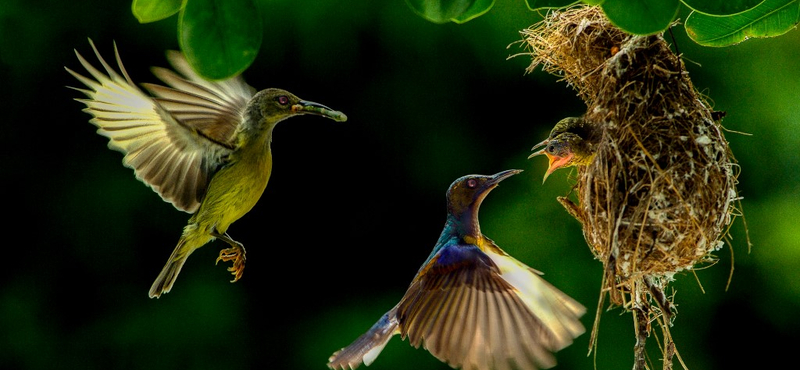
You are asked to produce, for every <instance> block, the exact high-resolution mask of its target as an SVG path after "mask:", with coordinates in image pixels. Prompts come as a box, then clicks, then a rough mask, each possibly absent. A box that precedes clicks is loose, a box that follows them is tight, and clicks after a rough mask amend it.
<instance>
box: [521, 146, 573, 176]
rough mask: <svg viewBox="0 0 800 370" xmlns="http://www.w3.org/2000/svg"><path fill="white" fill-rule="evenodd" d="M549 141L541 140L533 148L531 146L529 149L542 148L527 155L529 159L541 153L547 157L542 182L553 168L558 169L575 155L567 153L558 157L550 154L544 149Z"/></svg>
mask: <svg viewBox="0 0 800 370" xmlns="http://www.w3.org/2000/svg"><path fill="white" fill-rule="evenodd" d="M549 142H550V140H549V139H547V140H545V141H542V142H541V143H539V144H536V145H534V146H533V148H531V150H534V149H536V148H539V147H544V148H542V149H540V150H538V151H535V152H533V153H531V155H529V156H528V159H531V158H533V157H535V156H537V155H542V154H544V155H546V156H547V159H548V161H549V162H548V165H547V172H545V174H544V179H543V180H542V184H544V182H545V181H547V177H548V176H550V174H551V173H553V171H555V170H557V169H559V168H561V167H564V166H566V165H567V164H568V163H569V162H570V161H571V160H572V158H573V157H574V156H575V154H573V153H570V154H569V155H566V156H564V157H558V156H554V155H552V154H550V153H547V152H546V151H545V150H546V149H547V144H548V143H549Z"/></svg>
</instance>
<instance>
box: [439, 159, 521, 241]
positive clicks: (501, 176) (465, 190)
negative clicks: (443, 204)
mask: <svg viewBox="0 0 800 370" xmlns="http://www.w3.org/2000/svg"><path fill="white" fill-rule="evenodd" d="M520 172H522V170H506V171H503V172H499V173H496V174H494V175H491V176H487V175H467V176H463V177H461V178H459V179H457V180H456V181H454V182H453V183H452V184H451V185H450V188H449V189H447V213H448V217H452V218H453V220H454V221H455V222H457V223H458V224H459V225H460V226H462V227H464V228H465V231H464V233H466V234H469V235H472V236H477V235H478V234H480V227H479V226H478V209H479V208H480V206H481V202H483V199H484V198H486V195H488V194H489V192H490V191H492V189H494V188H496V187H497V185H498V184H499V183H500V181H503V180H505V179H507V178H509V177H511V176H513V175H516V174H518V173H520Z"/></svg>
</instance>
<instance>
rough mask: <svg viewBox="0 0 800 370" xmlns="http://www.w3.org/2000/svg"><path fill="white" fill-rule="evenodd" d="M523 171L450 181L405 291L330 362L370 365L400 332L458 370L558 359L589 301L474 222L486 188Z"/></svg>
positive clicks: (521, 367)
mask: <svg viewBox="0 0 800 370" xmlns="http://www.w3.org/2000/svg"><path fill="white" fill-rule="evenodd" d="M520 172H522V171H521V170H506V171H502V172H499V173H496V174H494V175H490V176H486V175H467V176H463V177H461V178H459V179H456V180H455V181H454V182H453V183H452V184H451V185H450V188H448V190H447V217H446V220H445V225H444V229H443V230H442V233H441V235H440V236H439V240H438V241H437V242H436V244H435V245H434V247H433V251H431V253H430V255H429V256H428V258H427V260H425V262H424V263H423V264H422V266H421V267H420V269H419V271H418V272H417V274H416V276H414V279H413V280H412V281H411V284H410V285H409V287H408V289H407V290H406V293H405V295H403V297H402V298H401V299H400V302H398V303H397V305H395V306H394V307H393V308H392V309H390V310H389V311H387V312H386V313H385V314H384V315H383V316H381V318H380V319H378V321H377V322H375V324H374V325H372V327H371V328H370V329H369V330H367V332H366V333H364V334H362V335H361V336H359V337H358V338H356V340H355V341H353V342H352V343H351V344H350V345H348V346H347V347H344V348H342V349H341V350H339V351H336V352H335V353H334V354H333V355H331V356H330V358H329V359H328V367H329V368H331V369H336V370H351V369H355V368H357V367H359V366H360V365H361V364H362V363H363V364H365V365H370V364H371V363H372V362H373V361H375V359H376V358H377V357H378V355H379V354H380V353H381V351H382V350H383V348H384V347H385V346H386V344H387V343H388V342H389V340H390V339H392V337H394V336H395V335H397V334H399V335H400V336H401V338H402V339H406V338H408V341H409V343H410V344H411V345H412V346H414V347H417V348H419V346H420V345H422V346H424V348H425V349H427V350H428V351H429V352H430V353H431V354H432V355H433V356H435V357H436V358H438V359H439V360H441V361H444V362H446V363H447V364H448V365H450V366H452V367H454V368H461V369H463V370H490V369H517V370H536V369H545V368H550V367H553V366H555V364H556V360H555V357H554V356H553V354H552V353H553V352H555V351H559V350H561V349H563V348H565V347H567V346H568V345H570V344H572V341H573V339H574V338H576V337H577V336H579V335H581V334H582V333H583V332H584V331H585V328H584V326H583V324H581V322H580V317H581V316H582V315H583V314H584V313H585V312H586V308H585V307H584V306H583V305H581V304H580V303H578V302H577V301H575V300H574V299H572V298H571V297H569V296H568V295H567V294H565V293H564V292H562V291H560V290H559V289H558V288H556V287H555V286H553V285H551V284H550V283H548V282H547V281H545V280H544V279H543V278H542V277H541V276H540V275H541V272H539V271H536V270H534V269H532V268H530V267H528V266H527V265H525V264H524V263H522V262H520V261H519V260H517V259H516V258H514V257H512V256H510V255H509V254H507V253H506V252H505V251H503V250H502V249H500V247H499V246H497V244H495V242H494V241H492V240H491V239H489V238H488V237H487V236H485V235H484V234H483V233H482V232H481V227H480V223H479V222H478V211H479V209H480V206H481V203H482V202H483V200H484V199H485V198H486V196H487V195H488V194H489V192H490V191H492V190H493V189H495V188H496V187H497V186H498V185H499V183H500V182H501V181H503V180H505V179H507V178H509V177H511V176H513V175H516V174H518V173H520Z"/></svg>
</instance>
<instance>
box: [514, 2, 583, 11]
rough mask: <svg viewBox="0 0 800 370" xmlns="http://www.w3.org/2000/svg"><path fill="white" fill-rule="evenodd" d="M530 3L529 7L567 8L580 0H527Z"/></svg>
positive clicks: (537, 8) (533, 8) (532, 8)
mask: <svg viewBox="0 0 800 370" xmlns="http://www.w3.org/2000/svg"><path fill="white" fill-rule="evenodd" d="M525 2H526V3H527V4H528V9H530V10H539V9H557V8H566V7H568V6H570V5H572V4H575V3H577V2H578V0H525Z"/></svg>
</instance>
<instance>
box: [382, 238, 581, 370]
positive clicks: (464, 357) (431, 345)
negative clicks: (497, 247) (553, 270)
mask: <svg viewBox="0 0 800 370" xmlns="http://www.w3.org/2000/svg"><path fill="white" fill-rule="evenodd" d="M508 258H510V257H509V256H504V255H501V254H497V253H494V252H488V253H485V252H484V251H482V250H481V249H480V248H479V247H478V246H476V245H463V244H450V245H446V246H444V247H443V248H441V249H440V250H439V252H438V253H437V254H436V255H435V256H434V258H432V259H431V260H430V261H429V263H428V264H427V265H426V266H425V267H424V268H423V269H422V270H421V271H420V274H419V275H418V276H417V278H415V280H414V281H413V282H412V284H411V286H410V287H409V289H408V291H407V292H406V295H405V296H404V297H403V300H402V301H401V302H400V303H399V304H398V307H397V317H398V321H399V323H400V325H399V326H400V328H399V330H400V334H401V336H402V337H403V338H405V337H406V336H407V337H408V339H409V343H410V344H411V345H413V346H414V347H419V345H420V344H423V345H424V347H425V348H426V349H427V350H428V351H429V352H431V354H433V355H434V356H435V357H437V358H438V359H440V360H442V361H444V362H446V363H448V364H450V365H451V366H453V367H457V368H463V369H464V370H477V369H512V368H513V369H520V370H534V369H541V368H548V367H552V366H554V365H555V359H554V357H553V355H552V353H551V352H552V351H556V350H558V349H561V348H563V347H564V346H565V345H564V343H563V338H562V337H561V336H559V334H558V333H555V332H554V331H553V330H552V328H551V326H553V325H554V324H553V323H551V322H549V321H548V320H549V317H542V316H540V315H541V313H540V312H539V310H541V309H542V306H546V305H548V304H550V302H549V301H548V299H547V298H542V299H541V300H540V301H539V302H534V303H533V304H532V303H531V302H530V301H532V300H533V301H536V300H537V298H540V297H539V295H537V294H536V293H535V292H536V290H537V289H542V288H545V289H550V287H547V286H546V285H544V286H543V285H542V284H540V283H539V280H541V278H540V277H539V276H538V275H536V273H535V271H534V270H532V269H530V268H527V266H524V265H521V264H520V265H521V266H515V265H513V264H510V263H509V262H508V261H506V260H505V259H508ZM508 276H513V277H514V278H515V279H514V280H513V281H512V282H509V281H506V277H508ZM523 276H524V277H525V278H526V279H528V281H527V282H525V281H517V280H518V279H519V278H522V277H523ZM542 281H543V280H542ZM518 285H520V286H518ZM531 293H533V297H528V296H526V295H531ZM568 316H569V319H565V320H570V321H571V320H577V318H574V317H573V316H572V315H571V314H570V315H568ZM578 324H580V323H579V322H578ZM558 325H561V324H558ZM581 328H582V327H581ZM570 343H571V338H570Z"/></svg>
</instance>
